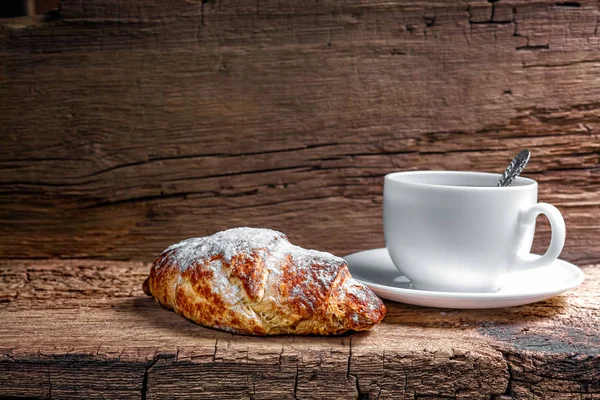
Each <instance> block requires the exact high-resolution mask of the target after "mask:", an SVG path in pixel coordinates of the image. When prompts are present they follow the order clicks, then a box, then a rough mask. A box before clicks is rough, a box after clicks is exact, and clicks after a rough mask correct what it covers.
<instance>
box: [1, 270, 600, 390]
mask: <svg viewBox="0 0 600 400" xmlns="http://www.w3.org/2000/svg"><path fill="white" fill-rule="evenodd" d="M148 270H149V265H148V264H144V263H142V262H119V261H91V260H62V261H52V260H46V261H44V260H37V261H35V260H30V261H11V260H4V261H0V272H1V274H0V320H1V321H2V324H0V337H1V338H2V340H1V342H0V396H24V397H31V398H33V397H35V398H90V399H92V398H120V399H128V398H138V399H139V398H142V399H157V398H171V399H173V398H181V399H184V398H185V399H189V398H199V399H200V398H201V399H234V398H235V399H274V398H277V399H350V398H357V397H358V398H360V399H417V398H418V399H455V398H456V399H496V400H499V399H508V398H511V397H512V398H515V399H539V398H548V399H593V398H598V397H599V396H600V298H599V297H598V296H597V294H598V292H599V291H600V266H597V265H596V266H588V267H585V268H584V271H585V272H586V274H587V279H586V282H585V283H584V284H583V285H582V286H581V287H579V288H577V289H576V290H574V291H572V292H570V293H567V294H565V295H562V296H559V297H557V298H554V299H551V300H548V301H544V302H540V303H537V304H532V305H527V306H522V307H515V308H508V309H498V310H475V311H465V310H441V309H433V308H421V307H414V306H408V305H402V304H399V303H393V302H387V303H386V305H387V307H388V314H387V316H386V318H385V320H384V321H383V323H382V324H381V325H379V326H377V327H375V328H374V329H373V330H372V331H370V332H362V333H352V334H345V335H343V336H340V337H330V338H326V337H289V336H280V337H269V338H263V337H250V336H237V335H232V334H228V333H224V332H219V331H216V330H212V329H208V328H204V327H201V326H198V325H196V324H194V323H192V322H189V321H187V320H185V319H184V318H182V317H180V316H179V315H177V314H175V313H173V312H172V311H169V310H167V309H165V308H162V307H161V306H159V305H158V304H156V303H155V302H154V301H153V300H152V299H151V298H149V297H147V296H145V295H143V293H142V291H141V282H142V281H143V279H144V278H145V276H146V274H147V272H148Z"/></svg>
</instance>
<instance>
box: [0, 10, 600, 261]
mask: <svg viewBox="0 0 600 400" xmlns="http://www.w3.org/2000/svg"><path fill="white" fill-rule="evenodd" d="M61 7H62V8H61V11H60V13H59V14H58V15H56V16H54V17H53V18H56V17H58V19H53V18H50V19H52V20H46V21H39V20H36V21H35V22H31V21H30V20H25V21H23V22H22V23H18V21H10V22H3V25H2V29H1V30H0V79H1V80H2V85H0V109H1V110H2V111H3V112H2V113H0V144H1V145H0V238H1V240H0V256H1V257H19V258H22V257H25V258H27V257H94V258H114V259H142V260H147V261H148V260H151V259H153V258H154V257H155V256H156V255H157V254H158V253H159V252H160V251H161V250H162V249H164V248H165V247H166V246H167V245H169V244H171V243H173V242H175V241H178V240H180V239H182V238H185V237H191V236H202V235H207V234H211V233H214V232H215V231H218V230H221V229H225V228H229V227H233V226H241V225H250V226H264V227H271V228H275V229H279V230H282V231H284V232H286V233H287V234H288V235H289V236H290V238H292V240H293V241H294V242H296V243H298V244H301V245H304V246H307V247H318V248H321V249H323V250H328V251H332V252H335V253H337V254H346V253H350V252H353V251H356V250H361V249H366V248H372V247H379V246H382V245H383V237H382V226H381V201H382V197H381V193H382V182H383V176H384V174H386V173H388V172H392V171H397V170H406V169H461V170H462V169H466V170H483V171H498V172H499V171H501V170H502V169H503V168H504V166H505V164H506V163H507V161H508V160H509V159H510V158H511V157H512V156H513V155H514V154H515V153H516V152H517V151H518V150H519V149H521V148H530V149H531V150H532V153H533V158H532V161H531V164H530V165H529V166H528V168H527V170H526V175H528V176H530V177H532V178H534V179H537V180H538V181H539V182H540V200H543V201H546V202H550V203H553V204H555V205H556V206H558V207H559V208H560V209H561V211H562V212H563V213H564V215H565V219H566V221H567V228H568V235H567V242H566V246H565V249H564V252H563V258H566V259H568V260H571V261H577V262H597V261H598V260H600V250H599V248H598V246H594V244H595V242H596V237H597V235H598V232H600V229H599V228H600V226H599V224H598V218H597V216H598V215H599V209H600V208H599V207H600V173H599V172H600V169H599V167H598V165H599V160H600V139H599V134H598V132H599V129H600V126H599V121H600V105H599V103H598V96H599V95H600V83H599V81H598V79H597V76H598V73H600V61H599V60H600V59H599V58H598V49H599V45H600V44H599V41H598V29H597V25H598V24H597V20H598V14H599V12H598V3H597V2H594V1H580V2H567V3H556V2H553V1H547V0H540V1H537V0H536V1H533V0H522V1H508V0H501V1H500V2H491V3H490V2H487V1H484V0H477V1H461V2H455V1H447V2H446V1H436V2H429V1H422V2H414V1H409V0H395V1H385V2H384V1H368V2H367V1H358V2H356V1H354V2H339V1H336V2H331V1H320V2H313V3H311V4H302V5H301V6H299V4H298V3H297V2H291V1H275V0H268V1H261V2H255V3H248V2H244V1H222V0H220V1H216V2H201V1H198V2H194V1H184V0H170V1H156V0H136V1H129V2H125V3H123V2H119V1H116V0H94V1H85V2H81V1H79V0H77V1H75V0H64V1H63V2H62V5H61ZM24 116H26V117H24ZM539 234H540V238H539V240H537V241H536V243H535V246H534V249H535V251H537V252H540V251H543V248H544V247H545V245H546V244H547V242H548V236H549V229H548V225H547V223H546V222H545V221H540V228H539Z"/></svg>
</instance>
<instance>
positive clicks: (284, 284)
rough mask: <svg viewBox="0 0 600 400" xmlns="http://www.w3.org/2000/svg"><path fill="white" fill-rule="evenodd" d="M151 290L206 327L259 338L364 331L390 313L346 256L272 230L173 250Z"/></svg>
mask: <svg viewBox="0 0 600 400" xmlns="http://www.w3.org/2000/svg"><path fill="white" fill-rule="evenodd" d="M144 291H145V292H146V293H148V294H151V295H153V296H154V297H155V298H156V299H157V301H159V302H160V303H162V304H163V305H165V306H166V307H168V308H172V309H173V310H175V311H176V312H178V313H179V314H181V315H183V316H185V317H186V318H189V319H191V320H193V321H195V322H197V323H199V324H201V325H204V326H208V327H214V328H218V329H223V330H227V331H231V332H237V333H246V334H254V335H273V334H286V333H292V334H321V335H329V334H339V333H342V332H345V331H347V330H365V329H369V328H371V327H372V326H373V325H374V324H377V323H378V322H380V321H381V320H382V319H383V317H384V316H385V311H386V310H385V306H384V305H383V303H382V302H381V300H380V299H379V298H378V297H377V296H375V295H374V294H373V292H371V290H369V289H368V288H367V287H365V286H364V285H362V284H361V283H359V282H356V281H355V280H354V279H352V277H351V275H350V272H349V271H348V267H347V265H346V263H345V262H344V260H343V259H341V258H338V257H335V256H332V255H331V254H328V253H323V252H318V251H314V250H306V249H302V248H300V247H297V246H294V245H292V244H291V243H289V241H288V240H287V238H286V237H285V235H283V234H281V233H279V232H275V231H270V230H267V229H251V228H238V229H231V230H228V231H224V232H220V233H218V234H215V235H213V236H210V237H206V238H196V239H188V240H187V241H184V242H181V243H178V244H176V245H174V246H171V247H169V248H168V249H167V250H165V252H163V254H161V256H160V257H159V258H158V259H157V260H156V261H155V262H154V264H153V266H152V269H151V271H150V275H149V277H148V279H147V280H146V281H145V282H144Z"/></svg>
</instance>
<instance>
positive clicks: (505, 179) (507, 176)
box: [497, 150, 530, 187]
mask: <svg viewBox="0 0 600 400" xmlns="http://www.w3.org/2000/svg"><path fill="white" fill-rule="evenodd" d="M529 156H530V154H529V150H521V151H520V152H519V154H517V155H516V156H515V158H513V159H512V161H511V162H510V164H508V167H506V170H505V171H504V173H503V174H502V178H500V181H499V182H498V185H497V186H500V187H504V186H510V185H511V184H512V183H513V181H514V180H515V178H516V177H517V176H519V174H520V173H521V171H523V168H525V166H526V165H527V161H529Z"/></svg>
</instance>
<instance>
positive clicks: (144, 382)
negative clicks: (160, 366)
mask: <svg viewBox="0 0 600 400" xmlns="http://www.w3.org/2000/svg"><path fill="white" fill-rule="evenodd" d="M157 362H158V357H156V358H155V359H153V360H151V361H149V362H147V363H146V364H145V365H144V377H143V379H142V391H141V399H142V400H146V396H147V395H148V372H149V371H150V369H152V367H154V365H155V364H156V363H157Z"/></svg>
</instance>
